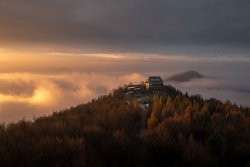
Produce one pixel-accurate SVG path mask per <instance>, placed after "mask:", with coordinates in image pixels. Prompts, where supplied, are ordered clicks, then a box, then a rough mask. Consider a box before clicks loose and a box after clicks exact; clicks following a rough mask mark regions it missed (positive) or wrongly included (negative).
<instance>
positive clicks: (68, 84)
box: [0, 73, 145, 122]
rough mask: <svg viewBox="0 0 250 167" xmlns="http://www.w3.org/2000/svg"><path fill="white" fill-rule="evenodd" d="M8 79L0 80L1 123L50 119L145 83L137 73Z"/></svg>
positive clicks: (15, 76)
mask: <svg viewBox="0 0 250 167" xmlns="http://www.w3.org/2000/svg"><path fill="white" fill-rule="evenodd" d="M5 76H6V78H4V77H1V79H0V83H1V88H0V122H10V121H17V120H20V119H22V118H25V119H32V117H38V116H40V115H47V114H50V113H52V112H53V111H58V110H61V109H65V108H67V107H70V106H74V105H77V104H80V103H85V102H87V101H89V100H91V99H92V98H95V97H98V96H99V95H102V94H106V93H108V92H110V91H111V90H112V89H115V88H117V87H118V86H121V85H123V84H125V83H132V82H133V83H139V82H140V81H142V80H144V79H145V76H144V75H141V74H137V73H130V74H122V75H117V74H116V75H115V74H112V75H110V74H98V73H72V74H28V73H13V74H8V75H5ZM7 76H8V77H7Z"/></svg>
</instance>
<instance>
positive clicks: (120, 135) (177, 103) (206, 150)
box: [0, 86, 250, 167]
mask: <svg viewBox="0 0 250 167" xmlns="http://www.w3.org/2000/svg"><path fill="white" fill-rule="evenodd" d="M166 88H168V90H169V92H168V96H160V95H155V96H153V98H152V101H151V105H150V109H149V110H148V111H145V110H143V109H142V108H141V107H139V105H138V103H137V102H136V101H133V102H132V103H131V104H130V105H128V104H127V102H126V100H125V99H124V93H125V92H126V90H125V88H124V87H121V88H119V89H116V90H114V91H113V92H112V93H110V94H108V95H105V96H100V97H99V98H97V99H94V100H92V101H91V102H88V103H87V104H82V105H79V106H76V107H72V108H70V109H68V110H65V111H61V112H55V113H54V114H53V115H51V116H45V117H40V118H34V121H25V120H22V121H19V122H17V123H11V124H1V125H0V166H2V167H12V166H13V167H14V166H15V167H16V166H26V167H28V166H70V167H74V166H75V167H77V166H86V167H96V166H98V167H101V166H146V167H147V166H148V167H150V166H250V109H249V108H244V107H239V106H237V105H235V104H232V103H230V102H229V101H227V102H225V103H223V102H220V101H218V100H215V99H203V98H202V97H201V96H199V95H195V96H190V95H188V94H183V93H181V92H179V91H177V90H175V89H174V88H172V87H167V86H166Z"/></svg>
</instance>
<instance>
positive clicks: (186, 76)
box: [167, 70, 205, 82]
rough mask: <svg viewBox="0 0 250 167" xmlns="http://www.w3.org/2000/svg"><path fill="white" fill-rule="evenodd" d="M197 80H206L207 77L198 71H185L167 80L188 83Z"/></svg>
mask: <svg viewBox="0 0 250 167" xmlns="http://www.w3.org/2000/svg"><path fill="white" fill-rule="evenodd" d="M196 78H205V76H204V75H203V74H201V73H199V72H197V71H194V70H190V71H185V72H182V73H179V74H175V75H172V76H170V77H169V78H167V81H174V82H187V81H190V80H192V79H196Z"/></svg>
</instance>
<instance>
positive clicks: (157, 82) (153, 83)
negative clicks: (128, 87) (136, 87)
mask: <svg viewBox="0 0 250 167" xmlns="http://www.w3.org/2000/svg"><path fill="white" fill-rule="evenodd" d="M163 85H164V82H163V80H162V79H161V77H160V76H150V77H148V79H147V80H146V82H145V87H146V89H147V90H149V89H151V90H157V89H161V88H162V87H163Z"/></svg>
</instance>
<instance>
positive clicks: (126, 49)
mask: <svg viewBox="0 0 250 167" xmlns="http://www.w3.org/2000/svg"><path fill="white" fill-rule="evenodd" d="M249 15H250V2H249V1H248V0H237V1H235V0H210V1H207V0H199V1H196V0H157V1H155V0H126V1H121V0H105V1H104V0H71V1H67V0H43V1H40V0H22V1H20V0H11V1H5V0H0V122H12V121H17V120H20V119H23V118H24V119H29V120H30V119H32V118H33V117H36V116H40V115H47V114H51V113H52V112H53V111H58V110H61V109H64V108H68V107H70V106H73V105H77V104H79V103H84V102H87V101H89V100H91V99H92V98H96V97H97V96H99V95H101V94H105V93H108V92H110V91H111V90H112V89H115V88H116V87H117V86H120V85H123V84H126V83H130V82H135V83H136V82H140V81H142V80H145V79H146V78H147V77H148V76H149V75H161V76H162V77H163V78H167V77H168V76H170V75H172V74H175V73H178V72H182V71H186V70H196V71H198V72H200V73H202V74H204V75H206V76H207V78H205V79H202V80H193V81H190V82H187V83H171V84H173V85H174V86H176V87H177V88H179V89H181V90H182V91H187V92H189V93H191V94H197V93H199V94H201V95H203V96H204V97H205V98H210V97H215V98H218V99H220V100H223V101H224V100H226V99H229V100H231V101H232V102H236V103H237V104H240V105H244V106H250V100H249V99H250V86H249V84H248V83H249V81H250V77H249V72H250V47H249V45H250V22H249Z"/></svg>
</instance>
